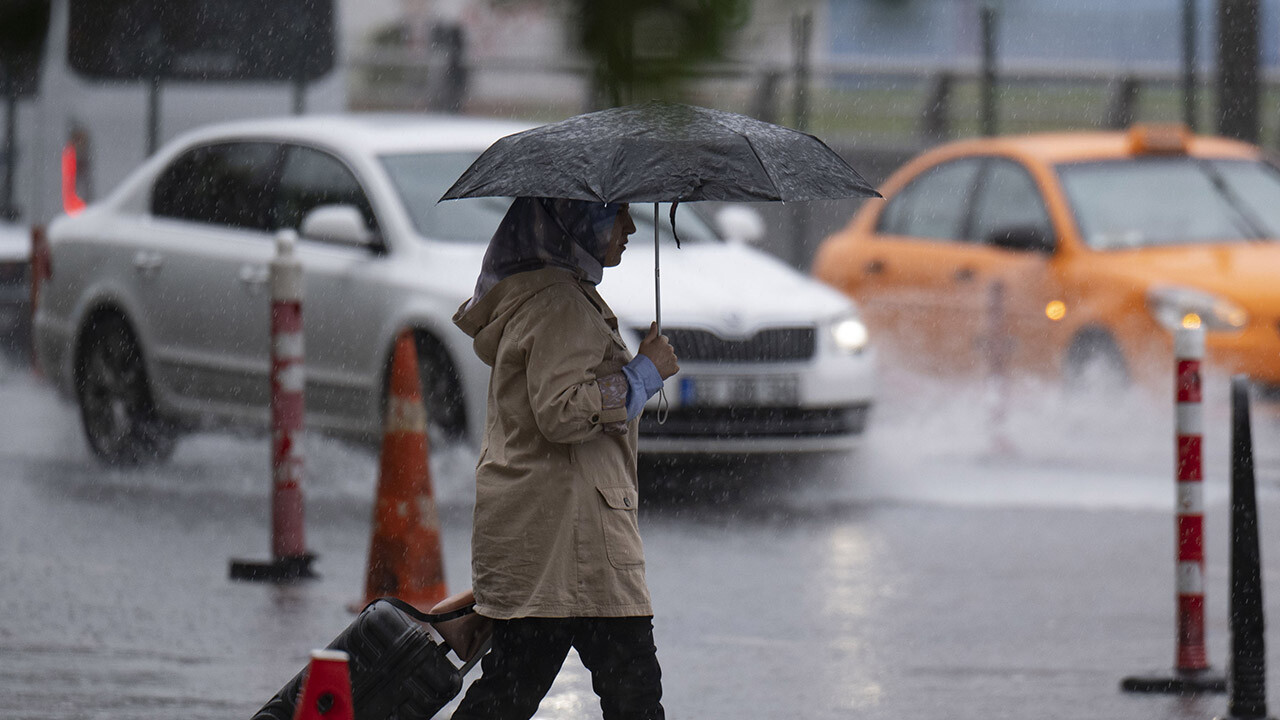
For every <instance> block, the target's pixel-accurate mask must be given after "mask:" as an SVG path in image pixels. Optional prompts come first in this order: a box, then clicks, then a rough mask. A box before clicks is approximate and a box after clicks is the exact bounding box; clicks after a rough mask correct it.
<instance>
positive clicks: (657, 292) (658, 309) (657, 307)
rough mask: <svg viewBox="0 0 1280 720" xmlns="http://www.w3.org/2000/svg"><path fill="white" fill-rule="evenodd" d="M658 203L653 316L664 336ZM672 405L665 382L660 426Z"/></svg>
mask: <svg viewBox="0 0 1280 720" xmlns="http://www.w3.org/2000/svg"><path fill="white" fill-rule="evenodd" d="M658 252H659V250H658V203H654V204H653V316H654V322H656V323H657V324H658V334H659V335H661V334H662V273H661V271H660V270H659V268H660V263H659V262H658ZM670 410H671V403H670V402H669V401H668V400H667V383H666V381H663V383H662V387H660V388H658V424H659V425H663V424H665V423H666V422H667V413H668V412H670Z"/></svg>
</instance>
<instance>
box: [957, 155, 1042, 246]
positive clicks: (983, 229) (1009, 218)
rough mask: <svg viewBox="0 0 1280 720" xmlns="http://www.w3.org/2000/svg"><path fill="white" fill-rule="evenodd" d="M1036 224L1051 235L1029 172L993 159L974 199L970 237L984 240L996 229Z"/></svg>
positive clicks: (1038, 194) (977, 240)
mask: <svg viewBox="0 0 1280 720" xmlns="http://www.w3.org/2000/svg"><path fill="white" fill-rule="evenodd" d="M1010 228H1035V229H1036V230H1039V231H1041V232H1042V233H1044V237H1052V236H1053V235H1052V233H1051V231H1050V223H1049V213H1048V212H1047V211H1046V210H1045V207H1044V201H1043V200H1042V199H1041V198H1040V190H1039V189H1038V188H1037V187H1036V183H1035V180H1033V179H1032V178H1031V174H1030V173H1028V172H1027V171H1026V169H1025V168H1023V167H1022V166H1021V165H1019V164H1017V163H1015V162H1012V161H1010V160H1001V159H992V160H991V161H990V162H989V163H988V164H987V168H986V170H985V171H984V174H983V178H982V183H981V185H980V189H979V190H978V196H977V198H976V199H975V201H974V207H973V220H972V226H971V229H970V231H969V237H970V238H972V239H973V240H974V242H986V241H987V238H988V237H990V236H991V234H992V233H994V232H995V231H997V230H1008V229H1010Z"/></svg>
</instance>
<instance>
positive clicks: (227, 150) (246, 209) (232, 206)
mask: <svg viewBox="0 0 1280 720" xmlns="http://www.w3.org/2000/svg"><path fill="white" fill-rule="evenodd" d="M276 150H277V146H276V145H275V144H273V143H264V142H254V143H223V144H218V145H206V146H204V147H199V148H195V149H194V150H190V151H188V152H186V153H184V154H183V155H181V156H179V157H178V158H177V159H176V160H174V161H173V164H171V165H170V166H169V167H168V168H166V169H165V171H164V172H163V173H161V174H160V178H159V179H158V180H157V181H156V185H155V189H154V191H153V194H152V198H151V211H152V212H153V213H154V214H156V215H161V216H164V217H172V218H179V219H182V220H192V221H195V222H205V223H212V224H215V225H229V226H233V227H242V228H250V229H253V230H269V229H271V227H270V226H271V224H270V222H269V219H268V215H267V210H268V200H269V197H268V191H269V189H270V187H271V175H272V171H273V169H274V166H275V158H276Z"/></svg>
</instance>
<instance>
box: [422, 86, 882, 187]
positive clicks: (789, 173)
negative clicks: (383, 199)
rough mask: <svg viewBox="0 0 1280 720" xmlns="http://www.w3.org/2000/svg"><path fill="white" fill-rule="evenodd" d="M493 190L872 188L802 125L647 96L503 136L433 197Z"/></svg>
mask: <svg viewBox="0 0 1280 720" xmlns="http://www.w3.org/2000/svg"><path fill="white" fill-rule="evenodd" d="M494 196H498V197H554V198H569V199H574V200H594V201H597V202H688V201H691V200H721V201H747V202H750V201H761V200H782V201H784V202H790V201H793V200H824V199H837V198H851V197H879V193H877V192H876V191H875V188H873V187H871V185H870V184H868V183H867V181H866V180H864V179H863V178H862V176H861V175H859V174H858V172H857V171H856V170H854V169H853V168H852V167H850V166H849V164H848V163H846V162H845V161H844V159H843V158H841V157H840V156H839V155H837V154H836V153H835V152H834V151H833V150H832V149H831V148H829V147H827V146H826V144H825V143H823V142H822V141H821V140H819V139H818V138H816V137H814V136H812V135H810V134H808V133H803V132H800V131H798V130H792V129H790V128H785V127H782V126H780V125H774V124H772V123H767V122H761V121H759V120H755V119H753V118H749V117H747V116H745V115H738V114H737V113H730V112H724V111H723V110H710V109H707V108H701V107H693V106H690V105H678V104H674V103H663V102H649V103H645V104H643V105H632V106H628V107H620V108H612V109H610V110H601V111H599V112H593V113H587V114H585V115H578V116H576V117H571V118H569V119H568V120H562V121H560V122H556V123H551V124H549V125H543V126H541V127H536V128H534V129H532V130H526V131H524V132H521V133H516V134H514V135H508V136H507V137H504V138H502V139H500V140H498V141H497V142H495V143H494V144H493V145H492V146H490V147H489V149H488V150H485V151H484V153H483V154H482V155H481V156H480V157H479V158H477V159H476V161H475V162H474V163H472V164H471V167H469V168H467V171H466V172H464V173H463V174H462V176H461V177H459V178H458V180H457V182H455V183H454V184H453V187H451V188H449V190H448V192H446V193H445V194H444V196H443V197H441V198H440V199H441V200H453V199H457V198H467V197H494Z"/></svg>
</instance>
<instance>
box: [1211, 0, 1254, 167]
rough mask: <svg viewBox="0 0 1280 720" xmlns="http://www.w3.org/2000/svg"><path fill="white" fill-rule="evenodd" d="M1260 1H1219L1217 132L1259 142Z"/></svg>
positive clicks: (1246, 140)
mask: <svg viewBox="0 0 1280 720" xmlns="http://www.w3.org/2000/svg"><path fill="white" fill-rule="evenodd" d="M1260 4H1261V3H1260V0H1218V83H1217V87H1218V133H1219V134H1222V135H1226V136H1227V137H1233V138H1236V139H1238V140H1244V141H1245V142H1251V143H1256V142H1258V94H1259V93H1258V91H1259V77H1258V74H1259V72H1258V65H1259V49H1258V34H1259V31H1258V27H1259V19H1260V17H1261V13H1260V10H1259V6H1260Z"/></svg>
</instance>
